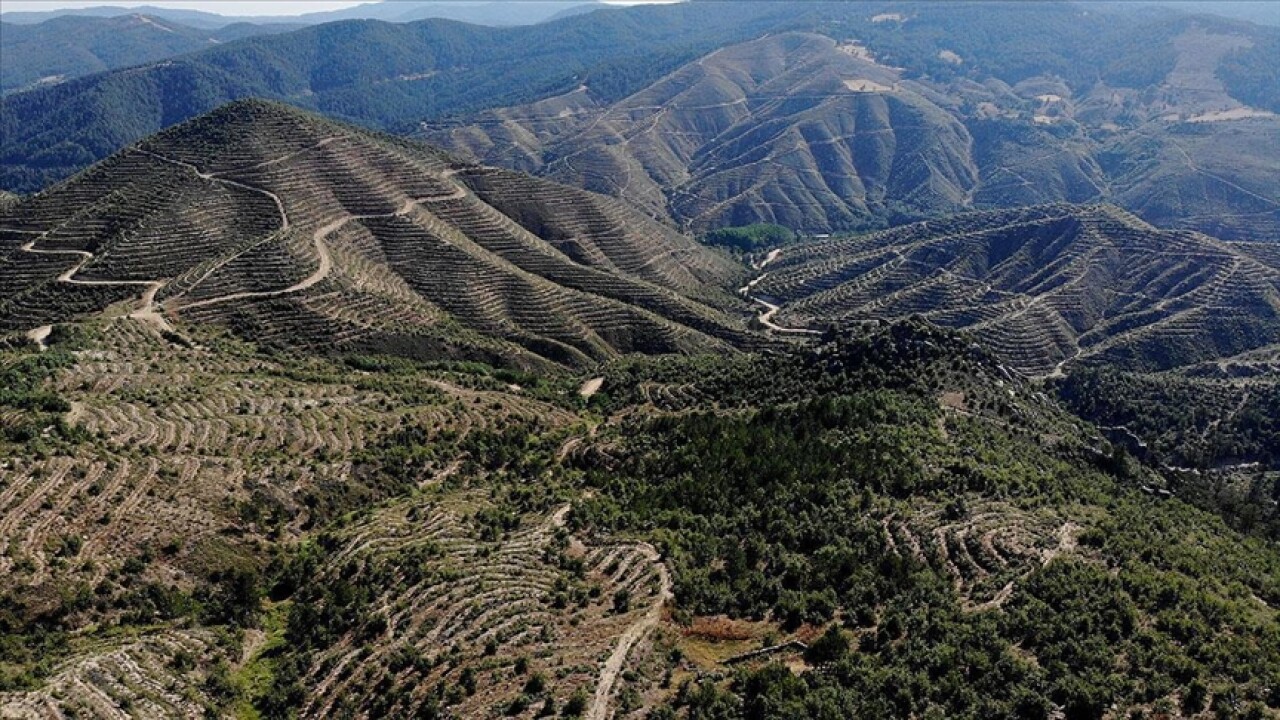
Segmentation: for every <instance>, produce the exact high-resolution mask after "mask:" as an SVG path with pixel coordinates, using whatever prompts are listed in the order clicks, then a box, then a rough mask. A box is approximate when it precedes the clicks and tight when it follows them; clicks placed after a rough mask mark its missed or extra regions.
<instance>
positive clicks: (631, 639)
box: [585, 543, 673, 720]
mask: <svg viewBox="0 0 1280 720" xmlns="http://www.w3.org/2000/svg"><path fill="white" fill-rule="evenodd" d="M640 550H641V552H643V553H644V555H645V557H646V558H648V559H649V561H650V562H652V563H653V564H654V567H655V568H657V572H658V582H659V589H658V597H657V598H656V599H655V600H654V602H653V605H652V606H650V608H649V610H648V611H647V612H646V613H645V614H644V616H643V617H641V618H640V619H639V620H636V621H635V622H634V623H632V624H631V626H630V627H628V628H627V629H626V631H625V632H623V633H622V637H620V638H618V644H617V645H616V646H615V647H614V649H613V653H612V654H611V655H609V659H608V660H606V661H605V664H604V670H602V671H601V672H600V680H599V682H597V683H596V694H595V697H594V698H592V700H591V707H590V708H589V709H588V710H587V714H586V716H585V717H586V720H606V719H607V718H608V717H609V700H610V698H612V696H613V686H614V685H616V684H617V682H618V675H620V674H621V673H622V668H623V666H624V665H625V664H626V662H627V655H628V654H630V653H631V648H632V647H634V646H635V644H636V643H637V642H639V641H640V640H641V639H642V638H644V636H645V635H647V634H648V633H649V631H650V630H652V629H653V628H655V627H657V625H658V623H659V622H661V621H662V608H663V606H664V605H666V604H667V601H669V600H670V599H671V598H672V597H673V595H672V593H671V575H670V573H668V572H667V566H666V565H663V564H662V556H661V555H659V554H658V551H657V550H656V549H654V547H653V546H652V545H649V544H648V543H641V545H640Z"/></svg>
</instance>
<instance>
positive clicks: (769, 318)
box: [738, 248, 822, 335]
mask: <svg viewBox="0 0 1280 720" xmlns="http://www.w3.org/2000/svg"><path fill="white" fill-rule="evenodd" d="M781 255H782V248H774V249H773V250H770V251H769V254H768V255H766V256H765V258H764V260H762V261H761V262H760V264H759V265H754V267H755V269H756V270H759V271H760V274H759V275H757V276H756V277H755V278H754V279H752V280H751V281H750V282H748V283H747V284H746V285H743V286H742V287H741V288H738V292H739V293H740V294H741V295H742V296H743V297H745V298H746V299H748V300H750V301H752V302H755V303H759V304H760V305H763V306H764V310H763V311H762V312H761V313H760V314H759V315H758V316H757V319H758V320H759V321H760V324H761V325H763V326H765V328H767V329H769V330H772V331H774V332H776V333H782V334H786V335H821V334H822V333H821V332H819V331H817V330H810V329H808V328H789V327H783V326H781V325H779V324H777V323H775V322H774V321H773V316H774V315H777V314H778V311H779V310H781V309H782V306H780V305H774V304H773V303H771V302H769V301H768V300H765V299H763V298H760V297H755V296H753V295H752V294H751V292H752V291H753V290H755V287H756V285H757V284H758V283H759V282H760V281H761V280H764V279H765V277H766V276H768V274H769V273H767V272H764V269H765V268H766V267H768V266H769V264H770V263H772V262H773V261H775V260H777V259H778V258H779V257H781Z"/></svg>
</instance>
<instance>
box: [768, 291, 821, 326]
mask: <svg viewBox="0 0 1280 720" xmlns="http://www.w3.org/2000/svg"><path fill="white" fill-rule="evenodd" d="M751 299H752V300H754V301H755V302H758V303H760V304H761V305H763V306H764V312H762V313H760V315H759V316H758V318H757V319H759V320H760V324H761V325H763V326H765V327H766V328H769V329H770V330H772V331H774V332H776V333H784V334H791V335H821V334H822V333H821V332H819V331H817V330H810V329H809V328H792V327H783V326H781V325H778V324H777V323H775V322H774V321H773V316H774V315H777V314H778V311H779V310H781V309H782V307H781V306H779V305H774V304H773V303H771V302H768V301H767V300H762V299H760V298H758V297H756V298H751Z"/></svg>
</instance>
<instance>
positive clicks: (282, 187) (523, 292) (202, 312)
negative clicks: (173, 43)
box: [0, 101, 747, 366]
mask: <svg viewBox="0 0 1280 720" xmlns="http://www.w3.org/2000/svg"><path fill="white" fill-rule="evenodd" d="M0 234H2V235H3V245H2V246H0V247H3V250H2V251H0V252H2V255H0V323H2V324H3V326H4V328H6V329H8V330H32V329H38V328H40V327H41V326H44V325H49V324H52V323H56V322H61V321H65V320H67V319H69V318H72V317H75V316H78V315H83V314H86V313H92V312H97V311H100V310H102V309H104V308H106V307H108V306H110V305H113V304H116V303H121V305H120V308H121V310H120V312H124V313H129V314H132V315H134V316H136V317H140V318H144V319H148V320H150V321H152V322H154V323H156V324H158V325H159V326H161V327H163V328H166V329H168V325H169V323H170V321H171V320H174V319H177V318H181V319H182V320H185V321H189V322H200V323H218V324H221V325H224V326H226V327H230V328H232V329H234V330H236V331H237V332H240V333H242V334H243V335H245V336H251V337H252V338H253V340H254V341H256V342H258V343H261V344H267V345H277V346H290V347H294V348H307V349H313V350H326V351H344V350H359V349H364V350H369V349H377V350H386V351H391V352H396V353H400V354H408V355H416V356H423V357H427V356H430V357H459V358H462V357H472V358H482V359H487V360H489V361H492V362H505V363H508V364H513V365H523V366H538V365H543V364H545V363H546V362H548V361H550V362H552V363H558V364H565V365H585V364H589V363H592V362H596V361H599V360H601V359H604V358H607V357H610V356H612V355H615V354H617V353H625V352H635V351H638V352H650V353H663V352H689V351H696V350H704V351H705V350H714V349H724V348H726V347H729V346H731V345H734V344H740V343H741V342H743V341H744V340H745V339H746V337H747V335H746V333H745V331H744V329H743V328H744V324H743V322H742V320H741V319H740V317H741V314H742V310H743V309H744V304H743V301H742V300H741V299H739V298H736V297H735V296H733V295H732V293H730V292H729V291H727V290H725V288H728V287H733V286H735V283H736V282H737V281H738V280H739V279H740V278H741V275H742V273H743V270H742V269H741V268H740V267H739V266H738V265H737V264H736V263H734V262H732V261H731V260H730V259H729V258H728V257H727V256H721V255H719V254H716V253H714V252H712V251H709V250H707V249H705V248H702V247H701V246H699V245H697V244H696V243H694V242H693V241H692V240H690V239H688V238H686V237H684V236H681V235H679V234H677V233H675V232H673V231H671V230H670V229H668V228H666V227H664V226H662V225H659V224H656V223H654V222H651V221H648V220H646V219H644V218H643V217H641V216H639V215H637V214H636V213H634V212H633V211H631V210H629V209H628V208H626V207H624V206H623V205H621V204H619V203H618V202H616V201H613V200H609V199H607V198H603V197H599V196H594V195H591V194H588V193H584V192H581V191H578V190H572V189H570V188H566V187H563V186H558V185H554V184H552V183H547V182H544V181H538V180H533V179H530V178H527V177H525V176H521V175H517V174H514V173H510V172H506V171H497V170H489V169H486V168H483V167H478V166H472V165H464V164H458V163H455V162H453V161H451V160H449V159H448V158H447V157H445V156H443V155H440V154H439V153H437V152H435V151H433V150H430V149H428V148H424V147H421V146H416V145H413V144H408V143H402V142H397V141H392V140H389V139H387V138H383V137H379V136H374V135H371V134H368V133H365V132H362V131H357V130H353V129H351V128H348V127H345V126H340V125H336V124H333V123H330V122H328V121H323V120H320V119H318V118H316V117H314V116H311V115H308V114H305V113H303V112H301V111H297V110H293V109H288V108H285V107H284V106H279V105H274V104H269V103H264V102H257V101H245V102H240V103H234V104H232V105H229V106H226V107H224V108H222V109H220V110H218V111H216V112H215V113H212V114H210V115H208V116H205V117H202V118H199V119H197V120H194V121H192V122H190V123H186V124H184V125H181V126H178V127H176V128H174V129H172V130H169V131H166V132H164V133H161V134H160V135H157V136H155V137H154V138H151V139H148V140H147V141H144V142H143V143H140V144H139V145H137V146H134V147H132V148H129V149H127V150H125V151H123V152H121V153H119V154H117V155H116V156H113V157H112V158H110V159H108V160H107V161H105V162H103V163H102V164H100V165H98V166H96V167H94V168H93V169H91V170H89V171H88V172H86V173H84V174H82V175H80V176H78V177H76V178H75V179H73V180H71V181H69V182H67V183H65V184H63V185H60V186H58V187H56V188H53V189H51V190H49V191H47V192H45V193H42V194H40V195H38V196H34V197H32V198H30V199H28V200H26V201H23V202H21V203H19V204H18V205H17V206H16V207H13V208H11V209H10V210H8V211H6V212H5V213H4V215H3V216H0Z"/></svg>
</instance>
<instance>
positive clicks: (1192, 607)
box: [0, 291, 1280, 720]
mask: <svg viewBox="0 0 1280 720" xmlns="http://www.w3.org/2000/svg"><path fill="white" fill-rule="evenodd" d="M246 292H248V291H246ZM170 322H172V323H173V329H172V330H170V329H165V328H164V327H162V326H161V325H159V324H158V323H157V322H156V321H155V319H154V318H153V317H141V318H139V317H129V316H128V315H125V314H121V313H119V312H117V311H116V310H115V309H111V310H109V311H108V312H106V313H102V314H98V315H94V316H91V317H88V318H86V319H84V320H83V321H81V322H77V323H59V324H56V325H55V327H53V328H52V329H51V330H50V332H48V333H47V334H46V335H43V336H41V337H40V338H39V339H38V340H37V341H36V342H30V341H27V340H25V339H24V338H23V337H22V334H20V333H11V334H8V335H6V336H3V337H2V338H0V380H3V383H2V384H0V387H2V388H3V391H0V450H2V451H3V458H4V459H3V461H2V462H0V570H2V571H3V572H4V576H5V577H6V579H7V580H8V582H7V583H6V585H5V587H4V588H0V714H3V715H5V716H12V717H18V718H41V719H43V718H60V717H70V716H76V715H87V716H105V717H117V718H167V717H198V716H213V717H244V716H254V715H255V714H256V715H258V716H261V717H290V716H297V717H306V718H313V717H314V718H327V717H344V716H346V717H357V718H374V717H467V718H471V717H477V718H499V717H518V718H523V719H524V720H529V719H531V718H535V717H548V716H561V717H586V718H597V719H604V718H609V717H615V718H630V719H632V720H639V719H640V718H645V717H652V716H654V715H655V714H656V715H657V716H663V715H667V716H670V715H672V714H675V716H676V717H680V716H682V715H689V714H695V715H696V714H697V713H700V712H702V711H703V709H705V708H706V707H707V706H708V705H710V704H712V703H715V702H718V703H724V704H725V705H724V706H723V707H728V708H730V710H728V711H726V712H728V713H729V714H728V715H727V717H743V716H746V715H745V713H742V712H738V711H736V710H733V708H740V707H742V706H743V704H745V703H748V702H750V703H764V702H773V701H772V700H765V699H763V698H762V697H760V696H761V695H772V694H773V693H775V692H778V690H777V688H778V686H779V685H782V686H784V687H786V688H787V690H786V691H785V693H786V694H785V696H784V698H790V699H789V700H786V702H788V703H795V702H801V700H802V699H803V702H804V703H805V705H804V707H811V708H820V707H823V706H824V704H829V703H831V702H835V701H838V702H839V703H841V705H840V707H843V708H844V709H845V711H847V714H853V715H855V716H864V715H877V716H884V717H902V718H907V717H913V716H922V715H924V714H925V713H926V712H931V713H932V714H938V713H943V714H944V715H954V716H963V715H965V714H971V715H974V716H992V715H1007V714H1010V713H1011V712H1012V711H1011V710H1010V708H1014V707H1030V708H1032V709H1038V710H1037V711H1036V712H1030V711H1028V712H1026V713H1024V714H1029V715H1031V716H1033V717H1051V716H1053V715H1056V714H1058V713H1060V712H1063V709H1064V708H1077V710H1079V708H1089V709H1092V710H1091V711H1090V713H1084V716H1087V717H1101V716H1102V710H1103V709H1104V708H1107V707H1109V706H1112V705H1114V706H1116V707H1118V708H1123V709H1124V710H1126V711H1128V710H1132V709H1143V710H1152V711H1157V712H1167V711H1168V710H1169V709H1170V708H1176V707H1180V706H1181V705H1182V704H1183V703H1184V702H1186V703H1187V707H1191V708H1194V707H1196V706H1197V704H1200V705H1204V706H1208V705H1210V704H1212V703H1217V704H1219V705H1221V704H1223V703H1228V702H1236V703H1238V704H1240V705H1242V706H1243V707H1244V708H1246V709H1247V710H1248V711H1249V712H1251V713H1253V714H1254V715H1257V716H1261V717H1267V716H1269V714H1272V715H1273V714H1274V712H1275V711H1276V710H1280V706H1278V703H1280V698H1277V697H1276V696H1274V695H1269V694H1268V692H1269V688H1272V687H1275V681H1276V680H1277V677H1276V669H1277V668H1280V664H1278V663H1276V662H1275V659H1276V658H1277V657H1280V647H1278V646H1276V644H1275V641H1274V638H1276V637H1277V635H1276V623H1277V614H1276V607H1277V603H1280V557H1277V555H1276V552H1275V548H1274V546H1273V545H1270V544H1267V543H1264V542H1262V541H1260V540H1257V539H1254V538H1248V537H1245V536H1242V535H1240V534H1238V533H1236V532H1234V531H1231V530H1228V529H1227V528H1225V527H1224V526H1223V525H1222V523H1221V521H1220V520H1219V519H1217V518H1215V517H1213V516H1212V515H1210V514H1208V513H1205V512H1202V511H1199V510H1196V509H1194V508H1192V507H1191V506H1189V505H1187V504H1185V503H1183V502H1182V501H1181V500H1177V499H1168V500H1164V499H1161V498H1158V497H1156V496H1154V495H1148V494H1145V493H1143V492H1142V491H1141V490H1140V489H1139V488H1140V487H1141V486H1142V485H1147V484H1151V483H1160V482H1161V479H1160V478H1159V477H1158V476H1156V475H1154V474H1153V473H1152V472H1151V471H1150V470H1148V469H1144V468H1141V467H1138V466H1136V465H1134V464H1133V462H1132V461H1131V460H1128V459H1126V458H1125V457H1124V456H1123V455H1122V454H1118V453H1116V452H1115V451H1114V449H1113V448H1112V447H1111V446H1109V445H1108V444H1106V442H1105V441H1104V440H1102V439H1101V438H1100V437H1098V436H1097V435H1096V434H1095V431H1094V430H1093V429H1092V428H1090V427H1089V426H1087V425H1084V424H1082V423H1081V422H1079V421H1077V420H1074V419H1073V418H1071V417H1070V416H1069V415H1067V414H1066V413H1064V412H1062V410H1061V409H1060V408H1059V407H1057V406H1056V404H1055V401H1054V400H1053V399H1051V398H1050V397H1049V396H1048V395H1046V394H1045V393H1043V392H1040V388H1039V387H1038V386H1036V385H1032V384H1029V383H1027V382H1026V381H1024V380H1022V379H1019V378H1017V377H1016V376H1012V375H1010V374H1009V373H1008V372H1007V371H1005V370H1004V369H1003V368H1002V367H1001V365H1000V364H999V363H998V361H996V360H995V359H994V358H993V356H992V355H991V354H990V353H988V352H986V351H985V350H983V349H981V348H980V347H976V346H974V345H973V344H972V343H971V341H970V340H968V339H967V338H964V337H962V336H959V335H957V334H955V333H951V332H947V331H944V330H940V329H938V328H935V327H930V326H927V325H925V324H922V323H910V322H909V323H902V324H897V325H893V326H891V327H887V328H877V329H875V330H874V331H870V332H854V333H851V334H844V335H840V336H835V337H833V338H828V339H827V340H826V341H824V342H822V343H820V344H818V345H816V346H813V347H810V348H806V349H803V350H801V351H798V352H773V353H768V354H763V355H752V354H748V353H730V354H719V355H711V356H700V357H689V356H666V357H665V358H644V357H639V356H632V357H628V358H624V359H620V360H617V361H613V362H610V363H608V364H607V365H606V366H605V368H604V369H603V370H601V371H600V372H601V375H600V376H599V377H596V378H591V379H590V380H589V381H588V382H585V383H583V382H582V381H583V380H584V379H587V378H583V377H572V376H567V375H564V374H556V373H547V374H522V373H516V372H511V371H499V370H494V369H492V368H488V367H484V366H481V365H479V364H476V363H456V364H442V363H418V362H414V361H412V360H406V359H404V358H398V357H394V356H386V355H382V356H372V355H363V354H362V355H351V354H348V355H342V356H339V357H334V356H329V355H326V356H323V357H317V356H313V355H309V354H307V353H304V352H297V351H295V352H292V353H288V354H282V353H276V352H272V351H271V350H269V349H267V348H264V347H260V346H255V345H253V344H251V343H246V342H244V341H242V340H240V339H238V338H237V337H235V336H233V335H231V334H230V333H228V332H226V331H225V330H223V329H221V328H219V327H217V326H214V325H208V324H201V323H186V322H184V321H183V320H182V318H181V316H179V317H178V318H176V319H173V320H170ZM778 508H787V512H785V513H780V512H778V511H777V509H778ZM1210 623H1211V625H1210ZM1210 627H1212V629H1211V630H1210V629H1209V628H1210ZM1082 628H1083V629H1085V630H1082ZM1068 629H1069V630H1070V631H1068ZM824 638H826V639H824ZM926 638H928V640H926ZM796 643H800V644H799V645H797V644H796ZM852 643H856V644H857V647H858V651H857V652H856V653H852V652H850V651H849V649H848V648H849V647H850V646H851V644H852ZM939 644H941V645H943V646H947V647H952V648H955V653H954V655H948V654H944V655H942V656H939V655H938V653H937V652H936V651H935V650H936V648H937V647H939V646H940V645H939ZM805 645H807V646H808V647H807V649H805ZM764 648H767V649H764ZM797 648H800V649H797ZM842 648H843V649H842ZM762 649H764V650H763V652H761V653H757V651H761V650H762ZM779 653H782V655H781V656H780V655H779ZM786 653H790V655H789V656H788V655H786ZM744 655H745V656H746V657H747V658H748V659H747V660H743V661H741V662H739V660H738V658H740V657H741V656H744ZM779 657H783V658H784V659H786V660H787V662H786V663H785V664H782V663H775V662H772V660H774V659H777V658H779ZM1126 663H1127V664H1126ZM970 667H982V668H988V669H985V670H982V671H981V672H980V673H979V672H973V673H971V672H970V671H969V670H968V669H967V668H970ZM1118 668H1120V669H1118ZM992 673H995V676H993V675H992ZM902 677H910V678H911V685H910V688H911V689H910V691H909V692H908V693H906V694H904V693H902V692H901V691H900V688H901V687H903V685H902V683H901V681H900V679H901V678H902ZM932 678H944V680H938V681H935V680H933V679H932ZM1117 678H1119V680H1117ZM1184 697H1191V698H1192V700H1190V701H1184V700H1183V698H1184ZM777 699H778V698H775V700H777ZM778 707H780V708H782V709H780V710H779V711H778V712H777V713H775V714H773V715H765V716H766V717H778V718H782V717H807V716H822V714H821V713H819V712H818V710H817V709H812V710H808V711H805V710H803V709H802V708H798V707H793V706H791V705H785V704H784V705H780V706H778ZM929 708H934V710H932V711H930V710H929ZM1077 710H1073V711H1072V712H1073V713H1075V712H1077ZM1080 712H1083V711H1080ZM1189 714H1190V713H1189Z"/></svg>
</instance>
